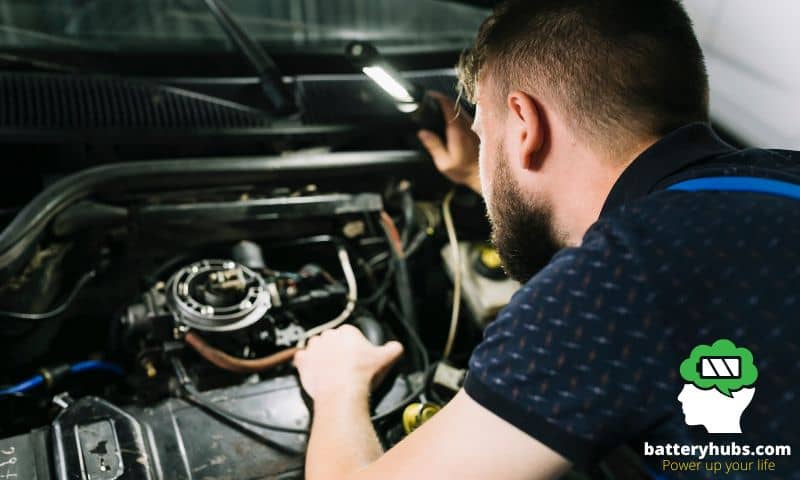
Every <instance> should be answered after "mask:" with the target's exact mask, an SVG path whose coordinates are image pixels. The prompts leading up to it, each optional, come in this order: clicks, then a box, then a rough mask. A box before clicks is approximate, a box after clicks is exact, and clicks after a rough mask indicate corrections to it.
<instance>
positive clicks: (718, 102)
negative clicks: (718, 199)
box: [684, 0, 800, 150]
mask: <svg viewBox="0 0 800 480" xmlns="http://www.w3.org/2000/svg"><path fill="white" fill-rule="evenodd" d="M684 4H685V5H686V9H687V10H688V11H689V15H690V16H691V17H692V20H693V21H694V24H695V31H696V32H697V35H698V37H699V39H700V44H701V45H702V47H703V51H704V52H705V55H706V64H707V66H708V72H709V78H710V82H711V115H712V117H713V118H714V120H715V121H716V122H717V123H719V124H720V125H721V126H723V127H724V128H726V129H728V130H730V131H731V133H733V134H734V135H736V136H737V137H739V138H741V139H742V140H744V141H745V142H747V143H749V144H752V145H754V146H761V147H782V148H790V149H797V150H800V1H799V0H762V1H756V0H684Z"/></svg>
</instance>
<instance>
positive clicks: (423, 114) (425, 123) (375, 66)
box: [345, 41, 445, 140]
mask: <svg viewBox="0 0 800 480" xmlns="http://www.w3.org/2000/svg"><path fill="white" fill-rule="evenodd" d="M345 52H346V55H347V58H348V59H349V60H350V62H351V63H352V64H353V65H355V66H356V67H358V68H360V69H361V71H362V72H364V74H365V75H366V76H368V77H369V78H370V79H371V80H372V81H373V82H375V84H377V85H378V86H379V87H380V88H381V89H382V90H383V91H384V92H386V94H387V95H389V97H391V98H392V100H393V101H394V103H395V106H396V107H397V109H398V110H399V111H401V112H403V113H405V114H407V115H408V116H409V117H411V120H413V121H414V122H415V123H416V124H417V125H419V126H420V127H421V128H424V129H426V130H430V131H432V132H434V133H436V134H437V135H439V136H440V137H441V138H442V140H445V135H444V128H445V125H444V115H443V114H442V109H441V108H440V107H439V102H437V101H436V99H435V98H433V97H431V96H430V95H428V94H426V93H425V89H423V88H422V87H421V86H419V85H417V84H416V83H413V82H409V81H408V80H406V79H405V78H403V76H402V75H400V72H398V71H397V69H395V68H394V67H393V66H392V65H391V64H390V63H389V62H388V61H387V60H386V59H385V58H383V56H381V54H380V53H378V50H377V49H376V48H375V46H374V45H372V44H371V43H369V42H358V41H356V42H351V43H349V44H348V45H347V47H346V49H345Z"/></svg>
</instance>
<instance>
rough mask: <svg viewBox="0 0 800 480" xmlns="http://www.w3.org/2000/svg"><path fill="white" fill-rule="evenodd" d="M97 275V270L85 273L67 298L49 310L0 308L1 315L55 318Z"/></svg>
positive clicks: (64, 310) (26, 317) (23, 318)
mask: <svg viewBox="0 0 800 480" xmlns="http://www.w3.org/2000/svg"><path fill="white" fill-rule="evenodd" d="M96 275H97V271H96V270H89V271H88V272H86V273H84V274H83V275H82V276H81V278H79V279H78V281H77V282H76V283H75V286H74V287H72V291H71V292H69V295H67V298H65V299H64V301H63V302H61V304H60V305H58V306H57V307H55V308H53V309H52V310H48V311H47V312H41V313H32V312H12V311H8V310H0V317H7V318H17V319H20V320H48V319H51V318H55V317H57V316H59V315H61V314H62V313H64V312H66V311H67V309H69V307H70V306H72V304H73V303H74V302H75V299H76V298H78V294H80V293H81V290H83V288H84V287H85V286H86V285H87V284H88V283H89V282H90V281H91V280H92V279H93V278H94V277H95V276H96Z"/></svg>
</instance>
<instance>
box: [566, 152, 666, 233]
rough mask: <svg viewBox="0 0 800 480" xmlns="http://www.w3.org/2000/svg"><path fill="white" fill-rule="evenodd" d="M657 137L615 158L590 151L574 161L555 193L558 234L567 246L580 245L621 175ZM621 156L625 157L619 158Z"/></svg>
mask: <svg viewBox="0 0 800 480" xmlns="http://www.w3.org/2000/svg"><path fill="white" fill-rule="evenodd" d="M657 141H658V138H648V139H645V140H642V141H641V142H638V143H637V145H636V147H635V148H632V149H629V150H628V153H627V154H624V155H617V156H616V158H615V159H609V158H606V157H607V156H602V157H601V156H599V155H596V154H592V153H588V154H587V155H586V156H585V157H583V158H582V159H581V160H578V161H576V162H575V165H576V166H575V168H574V169H573V171H571V172H567V174H566V175H565V176H564V182H563V183H562V185H561V188H558V190H559V191H557V192H555V193H554V195H555V201H554V202H553V205H554V206H555V207H554V208H555V212H554V213H555V217H556V219H557V224H558V225H559V227H560V228H559V233H560V235H561V236H562V237H563V238H564V239H565V240H566V243H567V245H568V246H579V245H580V244H581V242H582V240H583V236H584V235H585V234H586V231H587V230H589V227H591V226H592V225H593V224H594V223H595V222H596V221H597V219H598V218H599V216H600V211H601V210H602V209H603V205H604V204H605V201H606V199H607V198H608V194H609V193H610V192H611V189H612V188H613V187H614V184H615V183H616V182H617V180H619V177H620V176H621V175H622V172H624V171H625V170H626V169H627V168H628V167H629V166H630V165H631V164H632V163H633V162H634V161H635V160H636V159H637V158H638V157H639V156H640V155H641V154H642V153H643V152H644V151H645V150H647V149H648V148H650V147H651V146H652V145H653V144H654V143H656V142H657ZM620 158H624V160H623V161H620V160H619V159H620Z"/></svg>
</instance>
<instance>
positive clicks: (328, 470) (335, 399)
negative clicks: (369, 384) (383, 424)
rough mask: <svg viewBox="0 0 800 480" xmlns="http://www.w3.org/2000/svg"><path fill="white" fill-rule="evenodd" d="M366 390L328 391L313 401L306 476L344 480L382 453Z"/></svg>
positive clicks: (313, 478) (309, 479) (316, 479)
mask: <svg viewBox="0 0 800 480" xmlns="http://www.w3.org/2000/svg"><path fill="white" fill-rule="evenodd" d="M368 397H369V393H368V392H366V391H364V392H352V393H345V392H331V394H329V395H327V396H321V397H320V398H317V399H315V401H314V421H313V424H312V427H311V438H310V439H309V445H308V452H307V455H306V479H307V480H344V479H348V478H351V477H352V476H353V475H354V474H355V473H356V472H357V471H359V470H360V469H362V468H364V467H366V466H367V465H369V464H370V463H372V462H373V461H375V460H376V459H377V458H378V457H380V456H381V454H382V453H383V449H382V448H381V444H380V442H379V441H378V437H377V435H376V434H375V429H374V428H373V427H372V421H371V420H370V415H369V399H368Z"/></svg>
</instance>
